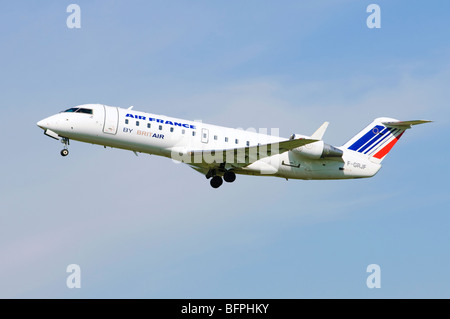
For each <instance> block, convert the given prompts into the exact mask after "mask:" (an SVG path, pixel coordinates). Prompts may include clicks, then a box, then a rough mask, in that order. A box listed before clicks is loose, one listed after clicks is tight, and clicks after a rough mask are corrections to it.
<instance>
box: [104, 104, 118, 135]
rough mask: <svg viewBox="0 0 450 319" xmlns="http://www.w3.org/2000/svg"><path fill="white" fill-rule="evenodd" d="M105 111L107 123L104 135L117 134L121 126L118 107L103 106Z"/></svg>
mask: <svg viewBox="0 0 450 319" xmlns="http://www.w3.org/2000/svg"><path fill="white" fill-rule="evenodd" d="M103 107H104V109H105V121H104V122H103V133H106V134H113V135H115V134H117V127H118V125H119V110H118V108H117V107H113V106H106V105H103Z"/></svg>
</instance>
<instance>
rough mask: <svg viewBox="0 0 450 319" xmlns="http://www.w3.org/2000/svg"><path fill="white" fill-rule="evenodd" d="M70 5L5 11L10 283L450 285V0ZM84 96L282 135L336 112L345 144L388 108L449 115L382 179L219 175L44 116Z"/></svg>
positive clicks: (45, 290) (53, 291)
mask: <svg viewBox="0 0 450 319" xmlns="http://www.w3.org/2000/svg"><path fill="white" fill-rule="evenodd" d="M70 3H71V2H64V1H40V2H36V1H20V2H14V3H8V4H5V5H3V6H2V10H1V11H0V27H1V30H2V32H1V33H0V41H1V44H2V45H1V48H2V50H0V64H1V76H0V93H1V95H0V96H1V99H0V105H1V111H2V118H3V127H4V128H5V130H4V131H3V134H1V136H0V141H1V145H2V146H3V147H2V149H3V153H2V154H3V156H2V158H1V163H2V168H3V171H2V178H1V179H0V218H1V223H0V256H2V257H1V263H0V297H2V298H449V297H450V289H449V288H448V287H450V276H448V269H449V268H450V254H449V250H448V246H449V243H450V235H449V232H448V225H449V224H450V217H449V214H448V206H449V199H448V191H449V187H448V181H447V179H448V177H449V168H448V163H449V160H450V152H449V144H448V141H447V139H446V137H447V136H449V133H450V132H449V128H448V127H449V120H448V119H449V115H450V114H449V113H450V112H449V110H450V109H449V107H448V101H450V91H449V90H448V87H449V84H450V63H449V61H450V44H449V41H448V40H447V39H448V34H449V33H450V32H449V31H450V27H449V24H448V17H447V16H448V14H447V12H448V10H449V9H450V5H449V4H448V2H447V1H432V2H430V1H415V2H410V1H376V2H375V1H360V0H358V1H351V0H348V1H344V0H343V1H332V0H325V1H282V2H274V1H227V2H219V1H170V2H168V1H78V2H75V3H77V4H78V5H79V6H80V8H81V28H80V29H68V28H67V26H66V19H67V17H68V15H69V13H67V12H66V8H67V6H68V5H69V4H70ZM371 3H377V4H378V5H379V6H380V8H381V28H380V29H369V28H368V27H367V25H366V19H367V17H368V15H369V13H367V12H366V8H367V6H368V5H369V4H371ZM84 103H102V104H107V105H114V106H120V107H128V106H130V105H134V107H135V109H136V110H141V111H147V112H152V113H157V114H166V115H171V116H174V117H181V118H186V119H190V120H202V121H204V122H208V123H212V124H218V125H224V126H230V127H241V128H249V127H253V128H279V129H280V134H281V135H282V136H289V135H290V134H291V133H300V134H311V133H312V132H314V131H315V129H317V128H318V127H319V126H320V125H321V124H322V123H323V122H324V121H329V122H330V126H329V128H328V131H327V133H326V135H325V137H324V140H325V141H326V142H328V143H330V144H333V145H336V146H339V145H342V144H344V143H345V142H346V141H347V140H348V139H350V138H351V137H352V136H353V135H355V134H356V133H357V132H358V131H360V130H361V129H362V128H363V127H365V126H366V125H367V124H368V123H370V122H371V121H372V120H373V119H374V118H376V117H380V116H388V117H394V118H398V119H404V120H410V119H429V120H434V121H435V122H434V123H432V124H428V125H422V126H418V127H415V128H414V129H413V130H411V131H408V132H407V133H406V134H405V136H404V137H403V138H402V139H401V140H400V142H399V143H398V144H397V146H396V147H395V148H394V149H393V151H392V152H391V153H390V154H389V156H388V157H387V158H386V159H385V161H384V162H383V164H384V166H383V168H382V169H381V171H380V172H379V173H378V174H377V175H376V176H375V177H374V178H371V179H366V180H349V181H295V180H290V181H285V180H283V179H276V178H270V177H261V178H256V177H247V176H238V178H237V180H236V182H235V183H233V184H226V185H223V186H222V187H221V188H220V189H218V190H214V189H212V188H211V187H210V186H209V183H208V181H207V180H206V179H205V178H204V176H201V175H200V174H198V173H197V172H195V171H194V170H192V169H190V168H189V167H187V166H183V165H176V164H174V163H173V162H172V161H171V160H167V159H164V158H158V157H154V156H144V155H140V156H139V157H136V156H135V155H134V154H133V153H132V152H126V151H122V150H114V149H103V148H102V147H99V146H94V145H89V144H83V143H78V142H72V143H71V145H70V151H71V154H70V156H68V157H67V158H62V157H61V156H60V155H59V151H60V149H61V145H60V144H59V143H58V142H56V141H54V140H51V139H49V138H47V137H46V136H44V135H43V134H42V131H41V130H40V129H39V128H38V127H37V126H36V122H37V121H39V120H40V119H42V118H44V117H47V116H49V115H52V114H54V113H56V112H58V111H60V110H62V109H65V108H67V107H71V106H74V105H79V104H84ZM69 264H78V265H79V266H80V267H81V285H82V287H81V288H80V289H68V288H67V286H66V278H67V276H68V275H69V274H68V273H66V267H67V265H69ZM370 264H378V265H380V267H381V288H379V289H369V288H368V287H367V286H366V279H367V277H368V275H369V273H367V272H366V268H367V266H368V265H370Z"/></svg>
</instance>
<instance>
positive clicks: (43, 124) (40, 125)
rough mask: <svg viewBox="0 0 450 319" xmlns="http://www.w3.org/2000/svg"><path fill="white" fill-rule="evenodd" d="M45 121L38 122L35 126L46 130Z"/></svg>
mask: <svg viewBox="0 0 450 319" xmlns="http://www.w3.org/2000/svg"><path fill="white" fill-rule="evenodd" d="M46 125H47V122H46V119H43V120H40V121H39V122H37V126H39V127H40V128H41V129H43V130H45V129H46Z"/></svg>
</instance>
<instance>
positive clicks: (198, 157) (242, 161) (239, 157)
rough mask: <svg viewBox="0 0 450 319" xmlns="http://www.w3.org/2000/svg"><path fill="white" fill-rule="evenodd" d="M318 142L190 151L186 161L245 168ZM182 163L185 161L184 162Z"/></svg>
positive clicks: (294, 142) (202, 164)
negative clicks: (258, 161)
mask: <svg viewBox="0 0 450 319" xmlns="http://www.w3.org/2000/svg"><path fill="white" fill-rule="evenodd" d="M317 141H318V140H315V139H305V138H299V139H290V140H285V141H281V142H276V143H270V144H264V145H256V146H249V147H240V148H231V149H220V150H198V151H189V152H187V154H188V155H189V156H188V157H187V158H186V159H188V160H190V163H189V164H193V165H199V164H200V165H201V166H204V165H207V166H217V164H222V163H227V164H230V165H232V166H235V167H245V166H247V165H250V164H252V163H254V162H256V161H257V160H260V159H262V158H264V157H269V156H272V155H276V154H282V153H284V152H287V151H289V150H292V149H294V148H297V147H300V146H303V145H306V144H310V143H314V142H317ZM182 162H185V161H183V160H182Z"/></svg>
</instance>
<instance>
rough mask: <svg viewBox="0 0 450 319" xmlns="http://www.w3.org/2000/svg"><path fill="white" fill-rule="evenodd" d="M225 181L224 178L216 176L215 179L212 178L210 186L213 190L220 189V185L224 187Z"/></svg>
mask: <svg viewBox="0 0 450 319" xmlns="http://www.w3.org/2000/svg"><path fill="white" fill-rule="evenodd" d="M222 183H223V180H222V177H220V176H217V175H216V176H214V177H213V178H211V181H210V184H211V187H212V188H219V187H220V185H222Z"/></svg>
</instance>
